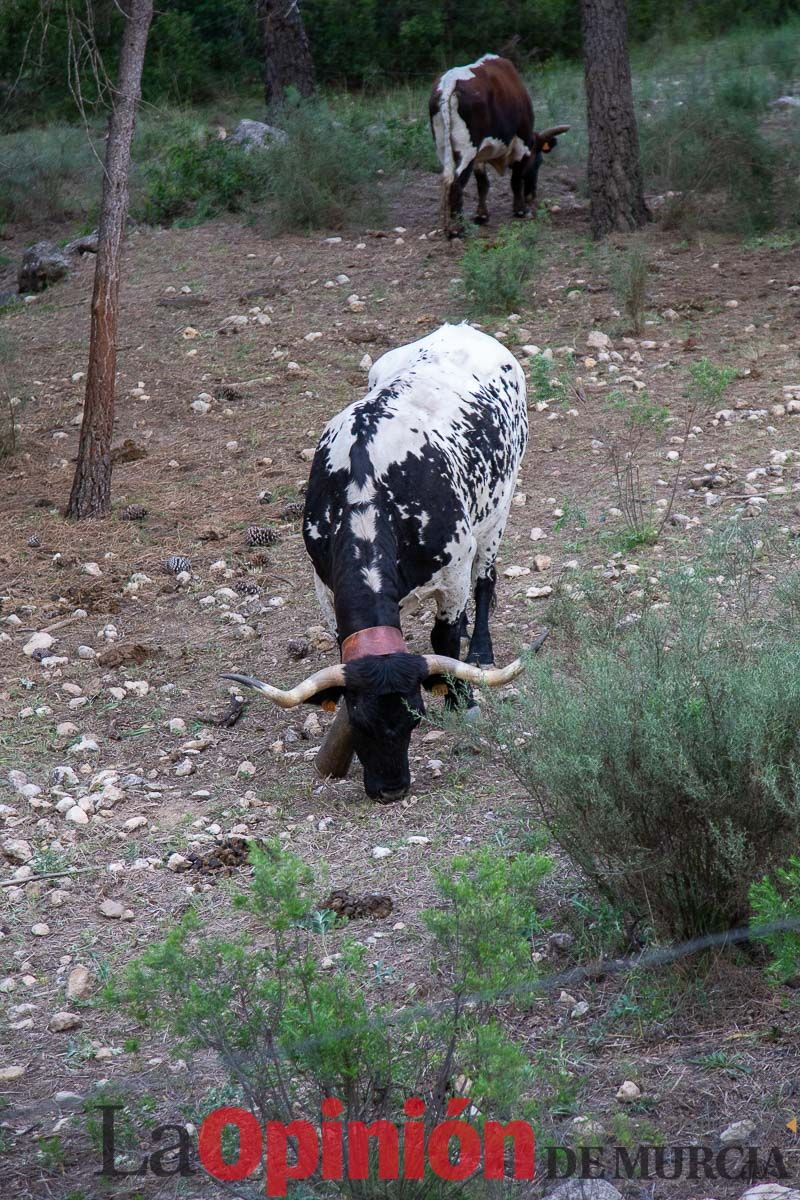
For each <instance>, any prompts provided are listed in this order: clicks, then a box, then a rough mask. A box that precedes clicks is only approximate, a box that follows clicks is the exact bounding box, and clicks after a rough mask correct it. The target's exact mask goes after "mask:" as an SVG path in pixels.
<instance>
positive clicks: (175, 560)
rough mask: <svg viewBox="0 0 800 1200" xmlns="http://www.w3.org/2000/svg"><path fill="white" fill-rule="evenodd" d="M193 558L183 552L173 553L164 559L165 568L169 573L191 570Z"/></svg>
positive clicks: (175, 573)
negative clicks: (185, 556) (186, 556)
mask: <svg viewBox="0 0 800 1200" xmlns="http://www.w3.org/2000/svg"><path fill="white" fill-rule="evenodd" d="M191 569H192V560H191V559H190V558H184V556H183V555H182V554H171V555H170V557H169V558H165V559H164V570H165V571H166V572H167V574H168V575H180V574H181V572H182V571H191Z"/></svg>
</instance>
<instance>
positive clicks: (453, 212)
mask: <svg viewBox="0 0 800 1200" xmlns="http://www.w3.org/2000/svg"><path fill="white" fill-rule="evenodd" d="M472 166H473V163H472V159H470V160H469V162H467V163H466V165H464V166H462V167H459V170H458V173H457V174H456V177H455V179H454V180H453V182H452V183H451V184H450V191H449V194H448V203H449V207H450V212H449V217H450V224H449V227H448V230H447V234H448V237H451V238H453V237H461V235H462V234H463V232H464V224H463V221H462V217H461V214H462V212H463V208H464V188H465V187H466V186H467V184H468V182H469V177H470V175H471V174H472Z"/></svg>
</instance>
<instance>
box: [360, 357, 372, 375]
mask: <svg viewBox="0 0 800 1200" xmlns="http://www.w3.org/2000/svg"><path fill="white" fill-rule="evenodd" d="M358 365H359V367H360V368H361V370H362V371H368V370H369V369H370V367H371V366H372V355H370V354H365V355H364V357H363V358H362V359H361V361H360V362H359V364H358Z"/></svg>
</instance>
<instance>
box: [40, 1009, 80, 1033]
mask: <svg viewBox="0 0 800 1200" xmlns="http://www.w3.org/2000/svg"><path fill="white" fill-rule="evenodd" d="M80 1025H81V1019H80V1017H79V1016H78V1014H77V1013H71V1012H57V1013H53V1015H52V1017H51V1018H50V1020H49V1021H48V1022H47V1028H48V1029H50V1030H52V1032H53V1033H66V1031H67V1030H68V1029H79V1028H80Z"/></svg>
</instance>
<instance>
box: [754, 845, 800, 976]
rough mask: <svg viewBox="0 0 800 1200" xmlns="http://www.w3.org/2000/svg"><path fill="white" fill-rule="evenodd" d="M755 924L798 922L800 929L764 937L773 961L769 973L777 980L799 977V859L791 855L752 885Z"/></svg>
mask: <svg viewBox="0 0 800 1200" xmlns="http://www.w3.org/2000/svg"><path fill="white" fill-rule="evenodd" d="M750 907H751V909H752V913H753V924H754V925H770V924H773V923H775V922H778V921H795V922H797V924H798V929H796V930H787V931H786V932H785V933H773V934H770V935H768V936H767V937H766V938H765V939H764V940H765V942H766V943H767V947H768V948H769V951H770V953H771V954H772V958H773V961H772V963H771V964H770V967H769V973H770V975H771V976H772V978H773V979H775V980H776V981H777V982H778V983H788V982H789V981H796V980H797V979H798V978H800V858H796V857H794V858H790V859H789V862H788V864H787V865H786V866H785V867H779V868H778V869H777V870H776V871H775V874H774V876H773V877H772V878H769V877H767V876H765V877H764V878H763V879H762V880H761V882H760V883H754V884H753V886H752V887H751V888H750Z"/></svg>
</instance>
